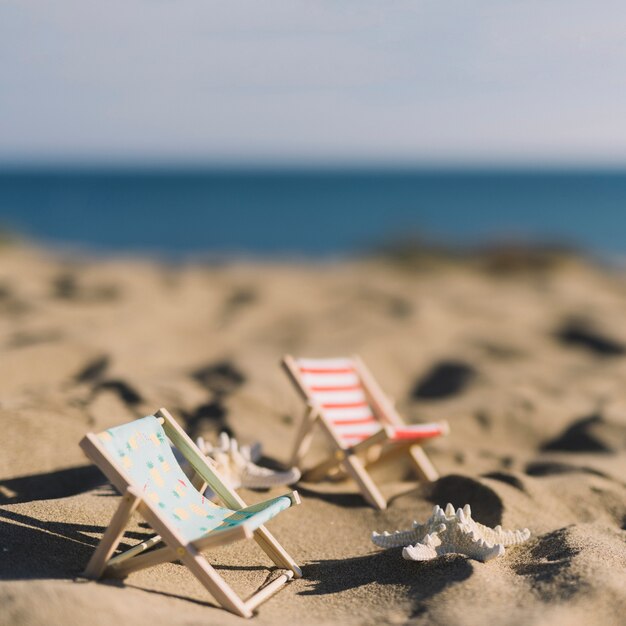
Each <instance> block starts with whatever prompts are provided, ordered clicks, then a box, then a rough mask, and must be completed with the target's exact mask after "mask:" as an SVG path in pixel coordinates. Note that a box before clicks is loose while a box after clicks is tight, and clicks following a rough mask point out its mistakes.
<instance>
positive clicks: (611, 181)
mask: <svg viewBox="0 0 626 626" xmlns="http://www.w3.org/2000/svg"><path fill="white" fill-rule="evenodd" d="M0 227H3V228H6V229H8V230H11V231H15V232H17V233H20V234H22V235H24V236H26V237H28V238H30V239H34V240H36V241H41V242H43V243H46V244H48V245H56V246H61V247H68V246H69V247H74V248H78V249H87V250H92V251H96V252H102V253H114V252H120V251H121V252H125V253H150V254H155V255H159V256H164V257H170V258H184V257H187V256H209V257H220V256H231V255H232V256H234V255H239V254H244V255H249V256H265V257H267V256H270V257H272V256H278V257H285V256H294V255H296V256H300V257H312V258H321V259H324V258H329V257H335V256H346V255H352V254H360V253H364V252H368V251H371V250H375V249H376V248H377V247H379V246H382V245H390V244H392V243H393V242H394V241H401V240H406V239H413V238H415V239H422V240H424V239H425V240H427V241H432V242H437V243H440V244H445V245H451V246H470V247H471V246H475V245H481V244H483V243H493V242H499V241H511V240H514V241H518V242H531V243H532V242H536V243H560V244H566V245H571V246H574V247H578V248H581V249H583V250H585V251H589V252H591V253H592V254H596V255H598V256H601V257H604V258H611V257H617V258H619V257H622V256H623V255H625V254H626V171H601V170H588V171H585V170H576V171H555V170H546V171H541V170H461V169H456V170H452V169H443V170H432V169H416V170H410V169H405V170H392V169H362V170H347V169H343V170H342V169H337V170H330V169H329V170H238V169H234V170H219V169H188V170H185V169H180V168H178V169H153V170H148V169H146V170H141V169H128V170H124V169H117V170H116V169H75V170H71V169H59V170H34V169H20V170H18V169H12V170H4V171H0Z"/></svg>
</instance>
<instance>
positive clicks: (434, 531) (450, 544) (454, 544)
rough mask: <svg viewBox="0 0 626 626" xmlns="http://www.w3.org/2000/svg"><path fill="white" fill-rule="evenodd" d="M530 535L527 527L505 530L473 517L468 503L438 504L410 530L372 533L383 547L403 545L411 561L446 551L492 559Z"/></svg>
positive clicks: (405, 554) (439, 554)
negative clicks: (455, 504)
mask: <svg viewBox="0 0 626 626" xmlns="http://www.w3.org/2000/svg"><path fill="white" fill-rule="evenodd" d="M529 537H530V531H529V530H528V528H524V529H523V530H502V526H499V525H498V526H496V527H495V528H489V526H484V525H483V524H479V523H478V522H476V521H474V520H473V519H472V510H471V508H470V506H469V504H466V505H465V506H464V507H463V508H462V509H457V511H456V512H455V511H454V507H453V506H452V505H451V504H448V505H447V506H446V508H445V511H444V509H442V508H441V507H440V506H439V505H435V507H434V508H433V513H432V515H431V516H430V517H429V518H428V520H427V521H426V523H425V524H419V523H418V522H413V528H412V529H410V530H397V531H396V532H395V533H393V534H392V533H388V532H384V533H382V534H378V533H376V532H374V533H372V541H373V542H374V543H375V544H376V545H377V546H379V547H380V548H398V547H404V549H403V550H402V556H403V557H404V558H405V559H409V560H412V561H428V560H430V559H434V558H437V557H438V556H442V555H443V554H450V553H454V554H465V555H466V556H468V557H470V558H472V559H476V560H478V561H489V560H490V559H493V558H495V557H497V556H502V555H503V554H504V548H505V546H513V545H517V544H520V543H523V542H524V541H527V540H528V538H529Z"/></svg>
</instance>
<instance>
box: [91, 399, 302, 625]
mask: <svg viewBox="0 0 626 626" xmlns="http://www.w3.org/2000/svg"><path fill="white" fill-rule="evenodd" d="M168 439H169V440H170V441H171V442H172V443H173V444H174V445H175V446H176V447H177V448H178V450H179V451H180V452H181V453H182V454H183V455H184V456H185V458H186V459H187V460H188V461H189V463H190V465H191V466H192V467H193V469H194V470H195V472H196V478H197V481H194V482H198V484H199V486H200V487H201V488H200V491H198V490H197V489H196V488H195V487H194V485H193V484H191V483H190V481H189V479H188V478H187V476H185V474H184V473H183V472H182V470H181V468H180V466H179V465H178V462H177V461H176V459H175V458H174V454H173V453H172V449H171V447H170V443H169V441H168ZM80 446H81V448H82V449H83V451H84V453H85V454H86V455H87V457H89V459H90V460H91V461H93V462H94V463H95V464H96V465H97V466H98V467H99V468H100V469H101V470H102V472H103V473H104V474H105V475H106V477H107V478H108V479H109V480H110V481H111V482H112V483H113V485H114V486H115V487H116V488H117V489H118V490H119V491H120V493H121V494H122V502H121V503H120V505H119V508H118V509H117V511H116V513H115V514H114V515H113V518H112V519H111V523H110V524H109V527H108V528H107V530H106V531H105V533H104V536H103V537H102V540H101V541H100V544H99V545H98V547H97V549H96V551H95V552H94V554H93V555H92V557H91V559H90V561H89V563H88V565H87V568H86V570H85V573H84V575H85V576H86V577H87V578H96V579H97V578H100V577H102V576H103V575H105V576H113V577H124V576H126V575H127V574H129V573H130V572H134V571H136V570H140V569H144V568H147V567H151V566H153V565H157V564H159V563H166V562H170V561H177V560H178V561H181V562H182V563H183V564H184V565H186V566H187V567H188V568H189V570H190V571H191V573H192V574H193V575H194V576H195V577H196V578H197V579H198V580H199V581H200V583H201V584H202V585H204V587H206V589H207V590H208V591H209V593H211V595H213V597H214V598H215V599H216V600H217V601H218V602H219V603H220V604H221V605H222V606H223V607H224V608H225V609H228V610H229V611H232V612H233V613H235V614H237V615H240V616H242V617H251V616H252V612H253V610H254V609H255V608H256V607H257V606H258V605H259V604H261V603H262V602H263V601H265V600H266V599H267V598H269V597H270V596H271V595H272V594H273V593H275V592H276V591H278V590H279V589H280V588H281V587H282V586H283V585H284V584H285V583H286V582H288V581H289V580H291V579H292V578H293V577H294V576H295V577H296V578H299V577H300V576H301V575H302V573H301V571H300V568H299V567H298V566H297V565H296V563H295V562H294V560H293V559H292V558H291V557H290V556H289V555H288V554H287V552H285V550H284V549H283V548H282V546H281V545H280V544H279V543H278V541H276V539H274V537H273V536H272V535H271V534H270V533H269V531H268V530H267V529H266V528H265V526H263V524H264V523H265V522H267V521H268V520H270V519H271V518H272V517H274V516H275V515H276V514H277V513H279V512H280V511H282V510H284V509H286V508H288V507H290V506H292V505H295V504H299V503H300V499H299V497H298V494H297V493H296V492H295V491H294V492H291V493H290V494H287V495H284V496H280V497H278V498H272V499H270V500H267V501H265V502H261V503H259V504H255V505H252V506H246V505H245V503H244V501H243V500H242V499H241V498H240V497H239V496H238V495H237V494H236V493H235V492H234V491H233V490H232V489H230V488H229V487H228V486H227V485H225V484H224V482H222V480H221V478H220V477H219V476H218V475H217V474H216V472H215V470H214V469H213V468H212V467H211V464H210V462H209V461H207V459H206V457H205V456H204V455H203V454H202V453H201V452H200V451H199V450H198V448H197V447H196V446H195V444H194V443H193V442H192V441H191V439H190V438H189V437H188V436H187V434H186V433H185V432H184V430H183V429H182V428H181V427H180V426H179V425H178V424H177V423H176V421H174V419H173V418H172V416H171V415H170V414H169V413H168V412H167V411H166V410H165V409H160V410H159V411H157V412H156V413H155V415H150V416H148V417H144V418H142V419H138V420H135V421H133V422H130V423H128V424H124V425H122V426H118V427H116V428H111V429H109V430H107V431H104V432H101V433H99V434H98V435H94V434H88V435H87V436H86V437H84V438H83V440H82V441H81V442H80ZM200 483H203V484H202V485H200ZM207 484H208V485H209V486H210V487H211V489H212V490H213V491H214V492H215V493H216V494H217V495H218V497H219V498H220V499H221V500H222V502H223V503H224V504H225V506H226V507H228V508H223V507H220V506H218V505H216V504H213V503H212V502H210V501H209V500H207V499H206V498H205V497H204V496H203V495H202V491H204V488H205V487H206V485H207ZM135 510H137V511H138V512H139V513H140V514H141V515H142V516H143V517H144V518H145V520H146V521H147V522H148V524H150V526H151V527H152V528H153V529H154V531H155V532H156V533H158V534H157V535H155V536H154V537H151V538H150V539H147V540H146V541H143V542H141V543H139V544H137V545H135V546H134V547H132V548H130V549H129V550H127V551H126V552H122V553H121V554H118V555H116V556H113V552H114V551H115V549H116V547H117V546H118V544H119V542H120V540H121V538H122V535H123V534H124V528H125V526H126V523H127V522H128V520H129V518H130V516H131V515H132V513H133V512H134V511H135ZM239 539H254V540H255V541H256V542H257V543H258V544H259V546H260V547H261V548H262V549H263V550H264V551H265V552H266V554H267V555H268V556H269V557H270V559H271V560H272V561H273V562H274V563H275V564H276V565H277V566H278V567H279V568H283V569H286V570H288V571H287V572H286V573H284V574H282V575H281V576H279V577H278V578H276V579H275V580H274V581H272V582H271V583H269V584H268V585H266V586H265V587H263V588H262V589H260V590H259V591H257V592H256V593H255V594H254V595H253V596H252V597H251V598H250V599H249V600H247V601H243V600H242V599H241V598H240V597H239V596H238V595H237V594H236V593H235V592H234V591H233V590H232V589H231V587H230V586H229V585H228V584H227V583H226V582H225V581H224V579H223V578H222V577H221V576H220V575H219V574H218V573H217V572H216V571H215V569H213V567H211V565H209V563H208V562H207V560H206V559H205V558H204V556H203V555H202V554H201V551H202V550H206V549H208V548H212V547H214V546H219V545H223V544H226V543H231V542H233V541H238V540H239ZM161 543H162V544H163V545H162V546H161V547H155V546H157V544H161ZM151 548H154V549H152V550H151Z"/></svg>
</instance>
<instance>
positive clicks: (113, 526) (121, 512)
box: [83, 491, 140, 578]
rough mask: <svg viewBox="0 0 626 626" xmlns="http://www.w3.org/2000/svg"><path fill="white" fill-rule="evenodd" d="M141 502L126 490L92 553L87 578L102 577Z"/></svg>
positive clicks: (85, 573) (86, 569)
mask: <svg viewBox="0 0 626 626" xmlns="http://www.w3.org/2000/svg"><path fill="white" fill-rule="evenodd" d="M139 502H140V498H139V497H138V496H136V495H135V494H133V493H131V492H130V491H126V493H125V494H124V495H123V496H122V501H121V502H120V505H119V506H118V507H117V511H115V514H114V515H113V517H112V518H111V522H110V524H109V527H108V528H107V529H106V531H105V532H104V535H103V536H102V539H101V540H100V543H99V544H98V547H97V548H96V551H95V552H94V553H93V554H92V555H91V558H90V559H89V563H87V567H86V568H85V571H84V573H83V576H85V577H86V578H100V576H101V575H102V572H104V569H105V567H106V564H107V561H108V560H109V559H110V558H111V555H112V554H113V552H115V548H117V546H118V544H119V542H120V540H121V539H122V535H123V534H124V529H125V528H126V524H127V523H128V520H129V519H130V516H131V515H132V514H133V511H134V510H135V509H136V508H137V506H138V505H139Z"/></svg>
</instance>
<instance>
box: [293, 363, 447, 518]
mask: <svg viewBox="0 0 626 626" xmlns="http://www.w3.org/2000/svg"><path fill="white" fill-rule="evenodd" d="M283 367H284V368H285V370H286V371H287V374H288V375H289V377H290V378H291V380H292V382H293V383H294V384H295V386H296V389H297V390H298V392H299V393H300V394H301V395H302V397H303V398H304V400H305V401H306V403H307V408H306V412H305V415H304V418H303V419H302V423H301V425H300V430H299V432H298V436H297V438H296V442H295V446H294V450H293V455H292V458H291V465H294V466H300V465H301V462H302V458H303V456H304V455H305V454H306V452H307V450H308V448H309V445H310V442H311V437H312V434H313V433H312V430H313V427H314V426H315V424H316V423H317V422H319V423H320V424H321V426H322V428H323V430H324V432H326V434H327V435H328V437H329V439H330V441H331V443H332V444H333V446H334V447H335V451H334V454H333V456H332V458H330V459H328V460H326V461H323V462H322V463H320V464H318V465H316V466H315V467H314V468H312V469H310V470H308V471H306V472H305V473H304V475H303V477H304V478H305V480H317V479H320V478H323V477H324V476H326V475H327V474H328V472H329V471H331V470H332V469H334V468H336V467H338V466H339V467H341V468H342V469H343V470H345V471H346V472H347V473H348V474H349V475H350V476H351V477H352V478H354V480H355V481H356V483H357V484H358V486H359V488H360V490H361V492H362V493H363V496H364V497H365V499H366V500H367V501H368V502H369V503H370V504H372V505H373V506H374V507H376V508H378V509H385V508H386V507H387V502H386V500H385V498H384V497H383V495H382V494H381V492H380V491H379V489H378V487H377V486H376V485H375V483H374V481H373V480H372V478H371V477H370V475H369V473H368V472H367V470H366V468H365V463H364V461H363V460H362V459H361V458H360V457H359V454H360V453H365V452H366V451H367V450H368V449H370V448H371V447H372V446H377V445H378V446H381V444H382V445H384V450H385V456H392V455H393V453H395V452H405V453H408V455H409V457H410V459H411V460H412V462H413V465H414V467H415V469H416V471H417V474H418V477H419V478H420V479H421V480H425V481H433V480H437V478H438V477H439V475H438V473H437V470H436V469H435V468H434V466H433V464H432V463H431V462H430V459H429V458H428V457H427V456H426V453H425V452H424V450H423V449H422V447H421V444H422V443H423V442H424V441H426V440H428V439H432V438H433V437H439V436H441V435H446V434H447V433H448V425H447V423H446V422H437V423H431V424H411V425H407V424H405V423H404V422H403V420H402V418H401V417H400V416H399V415H398V413H397V412H396V410H395V408H394V407H393V403H392V402H391V401H390V400H389V398H387V396H386V395H385V394H384V393H383V391H382V390H381V388H380V387H379V385H378V384H377V383H376V381H375V379H374V377H373V376H372V374H371V373H370V372H369V370H368V369H367V367H366V366H365V364H364V363H363V361H361V359H360V358H359V357H353V358H341V359H335V358H333V359H295V358H293V357H292V356H289V355H287V356H285V357H284V358H283Z"/></svg>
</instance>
